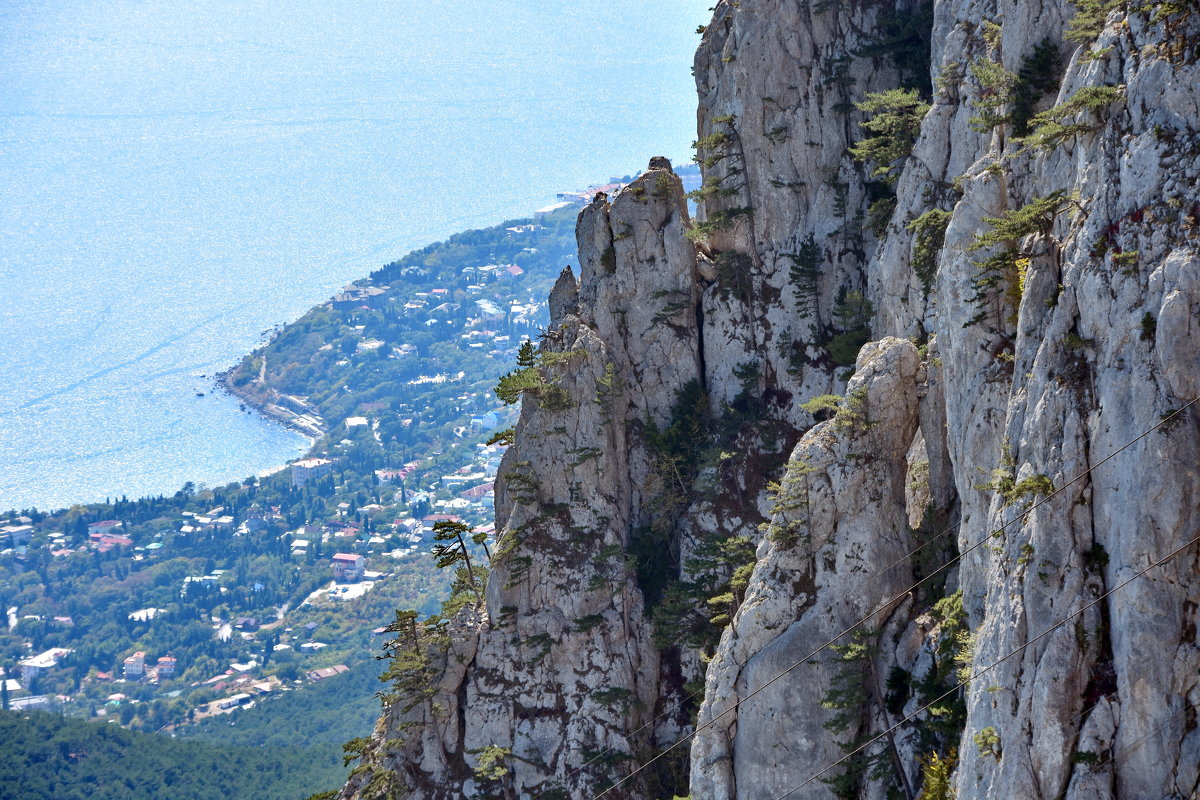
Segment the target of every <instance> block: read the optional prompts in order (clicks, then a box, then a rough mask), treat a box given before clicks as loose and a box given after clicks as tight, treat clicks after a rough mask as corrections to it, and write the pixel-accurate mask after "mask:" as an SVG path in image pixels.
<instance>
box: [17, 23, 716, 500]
mask: <svg viewBox="0 0 1200 800" xmlns="http://www.w3.org/2000/svg"><path fill="white" fill-rule="evenodd" d="M707 16H708V11H707V4H704V3H695V2H692V1H691V0H655V2H653V3H647V2H645V1H644V0H607V2H604V3H596V2H591V0H519V1H517V0H488V2H476V1H475V0H425V1H424V2H421V3H410V2H399V1H398V0H391V1H390V2H387V1H384V0H355V1H354V2H346V1H345V0H306V2H295V1H292V2H288V1H286V0H270V2H267V1H266V0H189V2H144V0H97V1H96V2H69V1H68V0H63V1H62V2H59V1H58V0H54V1H53V2H45V1H44V0H5V2H4V3H0V186H2V187H3V196H4V200H3V203H0V509H7V508H24V507H29V506H37V507H39V508H42V509H48V508H54V507H59V506H64V505H68V504H71V503H76V502H86V501H96V500H102V499H104V498H105V497H109V496H112V497H117V496H120V495H128V496H129V497H131V498H132V497H136V496H140V495H144V494H157V493H160V492H163V493H170V492H174V491H175V490H176V489H178V488H179V486H180V485H182V484H183V483H184V482H185V481H189V480H191V481H196V482H198V483H199V482H203V483H208V484H210V485H216V484H219V483H222V482H225V481H229V480H237V479H240V478H243V477H245V476H247V475H251V474H254V473H256V472H258V471H260V470H263V469H265V468H268V467H271V466H274V465H276V464H280V463H282V462H284V461H285V460H287V459H289V458H292V457H295V456H296V455H298V454H300V453H301V452H302V450H303V449H304V448H305V446H306V440H303V439H302V438H301V437H299V436H298V435H296V434H294V433H291V432H289V431H286V430H283V429H281V428H279V427H277V426H275V425H274V424H272V423H269V422H267V421H266V420H264V419H262V418H260V417H258V416H257V415H251V414H246V413H243V412H241V411H239V409H238V403H237V401H235V400H233V399H232V398H229V397H227V396H225V395H223V394H221V393H220V392H217V391H214V390H213V388H212V376H213V373H215V372H217V371H219V370H222V369H225V368H228V367H229V366H231V365H232V364H233V363H234V362H235V361H236V360H237V359H238V358H239V357H240V356H241V355H243V354H244V353H246V352H248V351H249V350H250V349H252V348H253V347H254V346H255V345H256V343H258V342H259V341H260V339H261V336H262V335H263V332H264V331H265V330H267V329H269V328H271V327H272V326H274V325H277V324H279V323H283V322H286V321H288V320H291V319H294V318H296V317H297V316H299V315H300V314H302V313H303V312H304V311H305V310H307V309H308V308H309V307H310V306H312V305H314V304H316V303H318V302H320V301H321V300H323V299H325V298H327V297H328V296H329V295H331V294H332V293H333V292H335V291H336V290H338V289H339V288H340V287H341V286H342V285H344V284H345V283H347V282H348V281H350V280H353V279H355V278H358V277H363V276H365V275H366V273H367V272H368V271H369V270H371V269H373V268H375V267H378V266H380V265H381V264H383V263H386V262H387V261H390V260H392V259H394V258H397V257H399V256H401V255H403V254H404V253H405V252H406V251H408V250H409V249H412V248H413V247H416V246H420V245H423V244H425V243H428V242H430V241H433V240H436V239H439V238H442V237H445V236H447V235H449V234H450V233H453V232H455V231H457V230H460V229H464V228H468V227H477V226H480V225H485V224H492V223H495V222H499V221H501V220H503V219H505V218H510V217H515V216H520V215H522V214H526V213H528V212H530V211H532V210H533V209H535V208H538V207H540V206H542V205H546V204H548V203H550V202H553V201H554V194H555V193H556V192H558V191H564V190H571V189H578V188H582V187H583V186H585V185H587V184H589V183H592V182H596V181H603V180H604V179H606V178H608V177H609V176H611V175H623V174H626V173H630V172H634V171H636V170H638V169H641V168H644V167H645V165H646V162H647V160H648V158H649V157H650V156H652V155H657V154H665V155H668V156H672V157H674V158H677V159H678V158H684V157H686V156H687V154H688V152H689V150H688V145H689V143H690V142H691V140H692V138H694V129H695V110H694V109H695V90H694V84H693V81H692V77H691V75H690V74H689V70H688V65H689V64H690V62H691V57H690V54H691V51H692V50H693V49H694V48H695V45H696V42H697V37H696V35H695V29H696V26H697V25H698V24H700V23H702V22H704V21H706V17H707ZM201 394H202V395H203V396H200V395H201Z"/></svg>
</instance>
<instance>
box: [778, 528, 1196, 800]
mask: <svg viewBox="0 0 1200 800" xmlns="http://www.w3.org/2000/svg"><path fill="white" fill-rule="evenodd" d="M1196 542H1200V534H1197V535H1196V536H1194V537H1192V538H1191V539H1189V540H1188V541H1186V542H1184V543H1183V544H1182V545H1180V546H1179V547H1177V548H1175V549H1174V550H1172V551H1171V552H1170V553H1168V554H1167V555H1165V556H1163V557H1162V558H1160V559H1159V560H1158V561H1155V562H1154V563H1153V564H1151V565H1150V566H1148V567H1146V568H1145V569H1142V570H1139V571H1138V572H1135V573H1134V574H1133V576H1131V577H1129V578H1127V579H1126V580H1124V581H1123V582H1121V583H1119V584H1117V585H1116V586H1114V587H1113V588H1111V589H1109V590H1108V591H1107V592H1105V593H1104V594H1102V595H1100V596H1099V597H1097V598H1096V599H1095V600H1093V601H1091V602H1090V603H1088V604H1087V605H1085V606H1084V607H1083V608H1081V609H1079V610H1078V611H1075V612H1073V613H1071V614H1068V615H1067V616H1066V617H1064V618H1063V619H1062V620H1060V621H1059V622H1056V623H1054V624H1053V625H1051V626H1050V627H1049V628H1046V629H1045V630H1044V631H1042V632H1041V633H1039V634H1038V635H1037V636H1035V637H1033V638H1032V639H1030V640H1029V641H1027V642H1025V643H1024V644H1022V645H1020V646H1018V647H1017V648H1015V649H1013V650H1011V651H1010V652H1008V653H1007V654H1005V655H1004V656H1001V657H1000V658H998V659H997V660H995V661H993V662H992V663H991V664H988V665H987V666H986V667H984V668H982V669H980V670H979V671H977V672H973V673H971V676H970V677H969V678H967V679H966V680H964V681H962V682H960V683H959V684H958V685H957V686H955V687H954V688H952V689H950V690H949V691H948V692H946V693H945V694H943V695H941V696H939V697H937V698H935V699H934V700H932V701H931V702H929V703H926V704H925V705H923V706H921V707H920V708H918V709H917V710H916V711H914V712H913V713H911V714H909V715H908V716H907V717H905V718H904V719H902V720H900V721H899V722H897V723H896V724H895V725H893V726H892V727H890V728H888V729H887V730H885V731H883V732H882V733H879V734H877V735H876V736H874V737H872V738H871V739H869V740H868V741H866V742H864V743H863V744H862V745H860V746H859V747H857V748H855V749H854V750H852V751H850V752H849V753H847V754H846V755H844V756H842V757H841V758H839V759H838V760H837V761H834V762H833V763H832V764H829V765H827V766H825V767H822V768H821V769H820V770H818V771H817V772H815V773H813V774H812V775H811V776H810V777H809V778H808V780H806V781H804V782H803V783H800V784H797V785H796V786H794V787H792V788H791V789H789V790H788V791H786V792H784V793H783V794H781V795H780V796H779V797H778V798H776V800H784V798H786V797H789V796H791V795H792V794H793V793H794V792H797V791H799V790H800V789H803V788H804V787H805V786H807V785H809V784H810V783H812V782H813V781H815V780H817V779H818V778H820V777H821V776H822V775H824V774H825V773H826V772H829V770H831V769H834V768H835V767H838V766H840V765H842V764H844V763H846V762H847V761H849V760H850V759H851V758H853V757H854V756H856V755H858V754H859V753H861V752H862V751H863V750H866V749H867V748H868V747H870V746H871V745H873V744H875V743H876V742H878V741H879V740H880V739H882V738H884V737H885V736H889V735H890V734H893V733H895V732H896V730H897V729H898V728H899V727H900V726H901V725H903V724H905V723H906V722H910V721H912V720H913V719H914V718H915V717H916V716H917V715H918V714H921V713H922V712H924V711H926V710H928V709H929V707H930V706H932V705H936V704H937V703H940V702H941V701H942V700H945V699H946V698H947V697H949V696H950V695H952V694H954V693H955V692H957V691H958V690H959V689H962V688H963V687H965V686H966V685H967V684H969V683H970V682H971V681H973V680H975V679H976V678H979V677H981V676H983V675H985V674H987V673H988V672H990V671H991V670H993V669H995V668H996V667H998V666H1000V665H1001V664H1003V663H1004V662H1005V661H1007V660H1008V659H1010V658H1012V657H1013V656H1015V655H1017V654H1018V653H1023V652H1024V651H1025V650H1026V649H1027V648H1028V647H1029V646H1030V645H1032V644H1034V643H1036V642H1038V641H1040V640H1041V639H1044V638H1045V637H1047V636H1049V635H1050V634H1051V633H1053V632H1054V631H1056V630H1058V629H1059V628H1061V627H1062V626H1063V625H1066V624H1067V623H1068V622H1070V621H1071V620H1072V619H1074V618H1075V617H1077V616H1079V615H1080V614H1082V613H1084V612H1085V611H1087V610H1088V609H1090V608H1093V607H1094V606H1096V605H1097V604H1098V603H1100V602H1102V601H1103V600H1105V599H1106V598H1107V597H1109V596H1110V595H1112V594H1113V593H1114V592H1116V591H1118V590H1120V589H1123V588H1125V587H1126V586H1128V585H1129V584H1131V583H1133V582H1134V581H1135V580H1137V579H1138V578H1140V577H1142V576H1143V575H1145V574H1146V573H1147V572H1149V571H1150V570H1152V569H1154V568H1155V567H1159V566H1162V565H1163V564H1165V563H1167V562H1168V561H1170V560H1171V559H1172V558H1174V557H1175V556H1177V555H1179V554H1180V553H1182V552H1183V551H1184V550H1186V549H1187V548H1189V547H1191V546H1192V545H1193V544H1195V543H1196Z"/></svg>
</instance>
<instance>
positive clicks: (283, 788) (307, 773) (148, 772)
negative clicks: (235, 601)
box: [0, 712, 344, 800]
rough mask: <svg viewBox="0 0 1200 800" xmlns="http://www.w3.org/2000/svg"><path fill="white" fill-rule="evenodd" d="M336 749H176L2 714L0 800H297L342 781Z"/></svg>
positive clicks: (181, 744)
mask: <svg viewBox="0 0 1200 800" xmlns="http://www.w3.org/2000/svg"><path fill="white" fill-rule="evenodd" d="M340 754H341V747H339V746H337V745H333V744H317V745H313V746H311V747H304V748H299V747H272V748H263V747H244V746H231V745H229V744H219V745H218V744H208V743H205V742H198V741H180V740H176V739H170V738H168V737H165V736H154V735H151V734H144V733H138V732H136V731H129V730H125V729H123V728H121V727H120V726H118V725H112V724H99V723H92V722H84V721H82V720H76V719H70V718H65V717H60V716H55V715H53V714H45V713H41V712H29V713H25V714H17V713H12V712H0V795H3V796H4V797H14V798H15V797H47V798H49V797H53V798H55V800H208V799H209V798H212V800H243V799H244V800H276V799H277V800H295V798H300V797H305V796H308V795H309V794H312V792H313V790H314V789H316V788H319V787H322V786H327V787H333V786H336V785H337V784H338V783H339V782H340V781H341V780H342V776H343V774H344V770H343V769H342V767H341V758H340Z"/></svg>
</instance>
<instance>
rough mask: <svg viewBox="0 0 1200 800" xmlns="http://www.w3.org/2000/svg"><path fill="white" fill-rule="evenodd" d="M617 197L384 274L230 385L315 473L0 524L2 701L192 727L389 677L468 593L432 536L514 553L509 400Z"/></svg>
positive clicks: (267, 350)
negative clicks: (507, 542)
mask: <svg viewBox="0 0 1200 800" xmlns="http://www.w3.org/2000/svg"><path fill="white" fill-rule="evenodd" d="M599 188H601V187H592V188H591V189H590V190H588V191H587V192H583V193H578V196H572V197H569V198H566V197H564V199H563V201H562V202H560V203H557V204H555V205H553V206H549V207H547V208H545V209H541V210H539V211H538V212H537V213H536V214H534V215H533V216H532V217H531V218H530V219H526V220H517V221H514V222H512V223H505V224H504V225H501V226H497V227H495V228H491V229H486V230H483V231H471V232H466V233H464V234H458V235H456V236H455V237H452V238H451V239H450V240H449V241H448V242H445V243H439V244H438V245H431V246H430V247H428V248H425V249H423V250H419V251H416V252H414V253H412V254H410V255H409V256H406V257H405V258H404V259H401V260H400V261H397V262H393V263H391V264H388V265H385V266H384V267H382V268H381V269H379V270H377V271H376V272H375V273H373V274H372V275H371V276H370V277H369V278H368V279H364V280H362V281H359V282H357V283H355V284H353V285H351V286H347V287H345V288H344V289H343V290H342V291H340V292H338V293H336V294H335V295H334V296H333V297H331V298H330V299H329V300H328V301H326V302H325V303H323V304H322V305H320V306H317V307H315V308H314V309H312V310H311V311H310V312H308V314H306V315H305V316H304V317H302V318H301V319H299V320H297V321H296V322H294V323H291V324H289V325H287V326H284V327H282V328H280V329H278V330H276V331H275V332H274V334H273V336H272V337H271V339H270V340H269V341H268V342H267V343H266V344H264V345H263V346H262V347H260V348H259V349H258V350H256V351H254V352H253V353H251V354H249V355H248V356H247V357H246V358H245V359H243V361H242V362H240V363H239V364H238V365H236V366H235V367H234V368H233V369H231V370H229V371H227V372H226V373H224V374H222V375H221V376H219V379H218V380H219V383H220V384H221V385H222V386H223V387H224V388H226V389H227V390H228V391H230V392H231V393H233V394H234V395H236V396H237V397H239V398H240V399H241V400H242V402H243V403H244V409H245V411H246V412H247V413H262V414H264V415H266V416H269V417H272V418H274V419H276V420H277V421H279V422H282V423H284V424H286V425H288V426H290V427H292V428H294V429H296V430H298V431H301V432H302V433H304V434H306V435H308V436H309V437H310V438H311V439H312V447H311V449H310V451H309V452H308V453H307V454H306V455H305V456H304V457H302V458H298V459H296V460H294V461H292V462H291V463H289V464H286V465H282V466H280V467H278V468H276V469H273V470H268V471H266V472H264V473H262V474H260V475H258V476H253V477H249V478H246V479H245V480H243V481H240V482H237V483H231V484H229V485H227V486H223V487H211V488H210V487H205V486H194V485H192V484H187V485H185V486H184V487H182V488H181V489H180V490H179V491H178V492H176V493H175V494H174V495H173V496H161V497H157V498H141V499H138V500H128V499H126V498H120V499H113V500H110V501H109V502H108V503H104V504H94V505H91V506H76V507H73V508H71V509H66V510H63V511H59V512H55V513H51V514H46V513H42V512H38V511H36V510H33V509H29V510H26V511H23V512H10V513H9V514H8V515H3V516H0V605H2V607H3V608H4V609H6V612H7V614H6V616H7V619H6V622H7V625H6V626H4V627H2V628H0V670H3V672H4V677H3V682H2V683H0V687H2V689H3V692H2V693H3V704H4V706H5V707H6V708H10V709H38V708H41V709H52V710H56V711H60V712H62V713H67V714H71V715H79V716H88V717H99V718H106V719H109V720H114V721H118V722H120V723H122V724H124V725H128V726H131V727H135V728H141V729H144V730H176V729H179V728H180V727H181V726H188V725H190V724H193V723H201V722H203V721H204V720H207V719H215V718H219V717H222V716H224V715H229V714H233V713H235V712H237V711H239V710H244V709H250V708H254V707H256V706H259V705H262V704H263V703H266V702H270V701H272V700H273V699H275V698H279V697H282V696H286V695H288V694H289V693H291V692H296V691H300V692H312V691H316V690H317V689H318V688H319V687H322V686H324V685H326V684H329V685H331V686H332V685H334V684H335V683H337V682H338V681H344V680H346V679H347V678H348V677H350V676H353V675H355V674H365V673H370V676H371V679H372V680H373V679H374V676H375V675H377V674H378V672H379V669H380V665H379V664H378V662H377V660H376V658H375V656H376V655H377V654H378V653H379V652H380V651H381V649H382V647H383V644H384V641H385V639H386V638H387V632H386V626H387V624H388V623H389V622H390V621H391V618H392V616H393V614H394V611H395V609H397V608H403V607H411V608H416V609H418V610H419V611H420V613H422V614H430V613H433V612H434V611H436V610H437V608H438V607H439V604H440V602H441V601H442V600H444V599H445V598H446V596H447V595H448V591H449V583H450V580H451V576H450V575H448V574H446V572H445V571H443V570H438V569H437V568H436V567H435V566H434V564H433V559H432V558H431V557H430V551H431V549H432V545H433V542H432V538H433V535H434V526H435V525H436V524H437V523H439V522H461V523H463V524H465V525H467V526H469V527H470V528H471V529H472V530H473V531H474V532H476V533H481V534H482V535H483V536H484V537H485V538H484V540H485V541H492V540H493V538H494V536H495V533H496V531H495V527H494V522H493V501H494V488H493V486H494V483H495V480H496V477H497V474H498V473H499V471H500V470H501V461H502V458H503V455H504V451H505V449H506V442H507V441H508V437H509V435H511V434H510V433H508V432H507V429H508V428H510V427H511V426H512V425H513V424H514V423H515V420H516V410H515V409H514V408H512V407H508V406H505V405H504V404H503V403H501V402H500V400H499V399H498V398H497V397H496V395H495V394H494V392H493V391H492V389H493V387H494V386H495V385H496V381H497V380H498V378H499V376H500V375H502V374H503V373H505V372H507V371H508V370H510V369H512V368H513V365H514V363H515V360H516V355H517V351H518V349H519V347H520V345H521V343H522V342H524V341H526V340H528V339H534V338H536V337H537V336H538V334H539V332H540V330H541V326H542V325H544V324H545V321H546V319H547V316H548V310H547V307H546V300H545V298H546V297H547V296H548V294H549V288H550V285H551V284H552V282H553V280H554V279H555V278H556V277H557V275H558V272H559V271H560V270H561V269H562V267H563V266H564V265H565V264H568V263H570V260H572V259H573V256H574V250H575V241H574V220H575V214H576V213H577V210H578V204H579V203H580V202H583V201H585V200H587V199H590V197H591V196H592V194H593V193H594V192H595V191H597V190H599ZM368 694H369V692H368Z"/></svg>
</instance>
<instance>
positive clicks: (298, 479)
mask: <svg viewBox="0 0 1200 800" xmlns="http://www.w3.org/2000/svg"><path fill="white" fill-rule="evenodd" d="M332 467H333V462H332V461H330V460H329V459H327V458H305V459H301V460H300V461H297V462H295V463H294V464H292V486H297V487H299V486H304V485H305V484H307V483H308V482H309V481H315V480H318V479H320V478H321V477H323V476H324V475H326V474H328V472H329V470H330V469H332Z"/></svg>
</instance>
